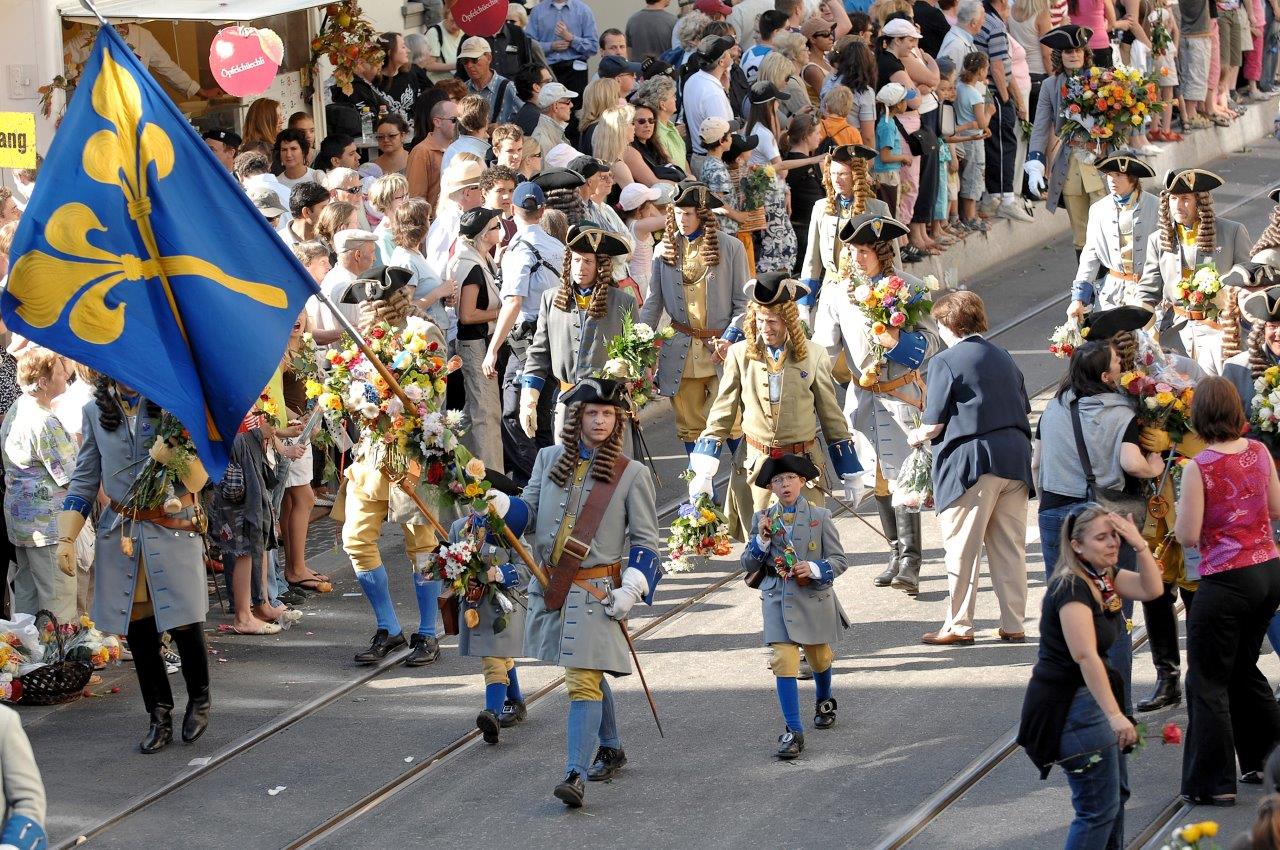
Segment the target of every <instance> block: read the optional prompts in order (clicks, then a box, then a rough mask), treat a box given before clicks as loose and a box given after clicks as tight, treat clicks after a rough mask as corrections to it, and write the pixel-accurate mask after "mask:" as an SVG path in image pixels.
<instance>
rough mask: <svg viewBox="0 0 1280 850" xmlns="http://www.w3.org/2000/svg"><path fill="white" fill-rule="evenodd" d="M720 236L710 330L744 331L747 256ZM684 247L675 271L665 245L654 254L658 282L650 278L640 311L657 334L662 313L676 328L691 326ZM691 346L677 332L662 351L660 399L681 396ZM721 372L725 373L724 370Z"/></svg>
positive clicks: (710, 286) (711, 278) (710, 291)
mask: <svg viewBox="0 0 1280 850" xmlns="http://www.w3.org/2000/svg"><path fill="white" fill-rule="evenodd" d="M715 236H716V238H717V239H718V240H719V241H720V262H719V263H718V264H717V265H716V267H715V268H714V269H709V270H708V271H707V321H706V326H707V327H708V328H719V329H723V328H727V327H734V328H736V329H737V330H738V331H741V330H742V320H743V317H744V316H745V315H746V312H747V293H746V289H745V287H746V285H747V274H748V272H747V256H746V251H745V250H744V249H743V247H742V243H741V242H739V241H738V240H737V239H736V238H735V237H732V236H728V235H725V234H723V233H721V232H719V231H717V232H716V234H715ZM704 238H705V237H704ZM679 243H680V244H678V245H677V246H676V265H675V266H669V265H667V263H666V261H665V260H664V259H663V257H665V256H666V250H667V248H666V246H667V243H666V242H665V241H664V242H662V243H661V244H660V245H658V247H657V248H655V249H654V251H653V276H652V277H650V278H649V297H648V298H647V299H646V300H645V302H644V306H643V307H641V308H640V321H642V322H644V323H646V324H647V325H649V327H651V328H654V329H655V330H656V329H657V327H658V322H659V321H661V320H662V314H663V313H666V314H667V315H668V316H670V317H671V320H672V321H674V322H680V323H681V324H685V325H687V324H689V306H688V302H687V301H686V300H685V285H684V275H683V274H682V273H681V271H680V267H681V264H682V263H683V257H684V248H683V245H684V244H685V240H683V239H680V240H679ZM721 333H723V331H721ZM733 338H734V339H735V340H737V339H742V336H741V335H740V334H738V335H734V337H733ZM692 345H693V338H692V337H689V336H686V335H685V334H682V333H680V332H679V331H677V332H676V335H675V336H674V337H673V338H672V339H671V340H670V341H668V342H667V343H665V344H664V345H663V346H662V349H661V351H660V353H659V355H658V392H659V393H660V394H661V395H664V396H667V397H671V396H673V395H675V394H676V390H677V389H678V388H679V387H680V381H681V379H682V378H683V377H684V364H685V362H686V361H687V360H688V359H689V349H690V347H691V346H692ZM716 371H717V373H720V372H721V370H720V369H719V368H717V370H716Z"/></svg>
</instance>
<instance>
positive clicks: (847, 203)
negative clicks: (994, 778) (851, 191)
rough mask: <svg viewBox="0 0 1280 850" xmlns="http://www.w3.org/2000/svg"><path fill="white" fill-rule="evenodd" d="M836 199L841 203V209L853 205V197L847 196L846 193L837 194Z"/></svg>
mask: <svg viewBox="0 0 1280 850" xmlns="http://www.w3.org/2000/svg"><path fill="white" fill-rule="evenodd" d="M836 200H837V201H838V202H839V203H840V209H842V210H843V209H848V208H849V207H851V206H853V198H846V197H845V196H844V195H837V196H836Z"/></svg>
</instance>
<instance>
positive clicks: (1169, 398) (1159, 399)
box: [1156, 393, 1173, 407]
mask: <svg viewBox="0 0 1280 850" xmlns="http://www.w3.org/2000/svg"><path fill="white" fill-rule="evenodd" d="M1156 404H1158V405H1160V406H1161V407H1168V406H1169V405H1171V404H1173V393H1156Z"/></svg>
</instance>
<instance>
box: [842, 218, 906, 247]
mask: <svg viewBox="0 0 1280 850" xmlns="http://www.w3.org/2000/svg"><path fill="white" fill-rule="evenodd" d="M910 232H911V230H910V229H909V228H908V227H907V226H906V225H905V224H903V223H902V222H900V221H898V220H897V219H895V218H890V217H889V216H887V215H879V214H878V213H863V214H862V215H860V216H856V217H854V218H851V219H849V220H848V221H846V222H845V223H844V224H842V225H841V226H840V233H839V237H840V241H841V242H844V243H846V244H849V245H874V244H876V243H877V242H891V241H893V240H894V239H898V238H899V237H902V236H906V235H907V234H908V233H910Z"/></svg>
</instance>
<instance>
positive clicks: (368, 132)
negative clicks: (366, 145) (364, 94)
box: [360, 106, 373, 142]
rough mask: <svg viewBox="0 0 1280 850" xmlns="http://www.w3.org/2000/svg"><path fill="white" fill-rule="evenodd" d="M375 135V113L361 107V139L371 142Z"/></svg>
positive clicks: (365, 107)
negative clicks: (370, 139)
mask: <svg viewBox="0 0 1280 850" xmlns="http://www.w3.org/2000/svg"><path fill="white" fill-rule="evenodd" d="M372 135H373V113H372V112H370V111H369V107H367V106H362V107H360V138H361V139H362V140H364V141H366V142H367V141H369V137H370V136H372Z"/></svg>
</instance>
